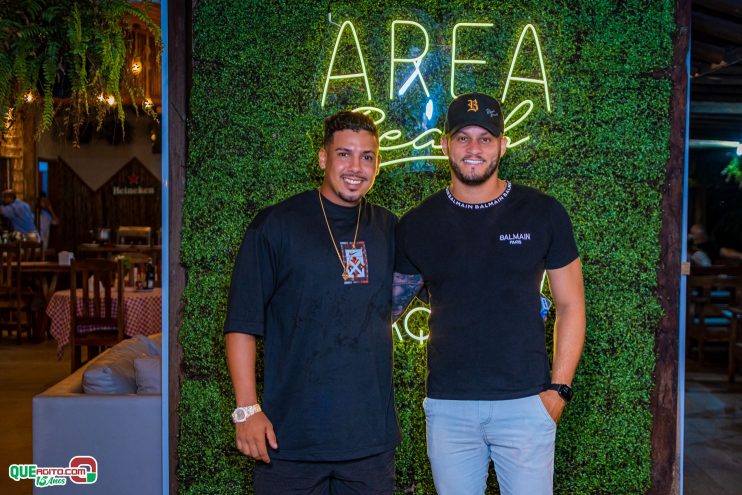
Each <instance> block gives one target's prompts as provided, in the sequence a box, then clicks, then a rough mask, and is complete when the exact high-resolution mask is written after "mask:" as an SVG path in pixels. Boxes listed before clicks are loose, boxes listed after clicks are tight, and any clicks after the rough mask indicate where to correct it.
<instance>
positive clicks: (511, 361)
mask: <svg viewBox="0 0 742 495" xmlns="http://www.w3.org/2000/svg"><path fill="white" fill-rule="evenodd" d="M396 239H397V240H396V244H397V245H396V251H397V254H396V265H395V271H397V272H400V273H405V274H421V275H422V277H423V279H424V281H425V287H426V288H427V291H428V296H429V298H430V307H431V314H430V319H429V322H428V324H429V326H430V339H429V341H428V381H427V393H428V396H429V397H432V398H436V399H457V400H500V399H516V398H520V397H526V396H529V395H533V394H536V393H538V392H541V391H542V390H544V388H545V386H546V385H547V384H548V383H549V382H550V377H551V373H550V369H549V360H548V356H547V353H546V345H545V332H544V325H543V321H542V319H541V315H540V288H541V281H542V278H543V274H544V270H545V269H555V268H561V267H563V266H565V265H567V264H569V263H570V262H572V261H574V260H575V259H576V258H577V256H578V253H577V247H576V245H575V242H574V237H573V234H572V225H571V223H570V220H569V217H568V215H567V213H566V211H565V210H564V208H563V207H562V206H561V205H560V204H559V203H558V202H557V201H556V200H555V199H553V198H551V197H550V196H547V195H545V194H543V193H541V192H539V191H537V190H535V189H531V188H528V187H524V186H517V185H512V184H510V183H509V182H508V183H507V186H506V189H505V192H503V194H502V195H500V196H499V197H498V198H496V199H494V200H493V201H491V202H489V203H485V204H481V205H472V204H465V203H461V202H459V201H458V200H456V198H454V197H453V195H451V194H450V192H449V191H448V189H446V190H444V191H440V192H438V193H436V194H434V195H432V196H431V197H430V198H428V199H427V200H426V201H424V202H423V203H422V204H420V205H419V206H418V207H416V208H414V209H413V210H411V211H410V212H408V213H407V214H406V215H405V216H404V217H402V219H401V220H400V221H399V224H398V225H397V236H396Z"/></svg>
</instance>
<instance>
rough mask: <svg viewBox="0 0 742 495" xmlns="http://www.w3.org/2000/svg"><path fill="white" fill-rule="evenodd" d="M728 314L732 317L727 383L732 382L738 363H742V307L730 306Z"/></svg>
mask: <svg viewBox="0 0 742 495" xmlns="http://www.w3.org/2000/svg"><path fill="white" fill-rule="evenodd" d="M727 311H728V314H729V316H730V318H731V319H732V325H731V329H730V331H729V368H728V378H729V383H734V375H736V374H737V369H738V365H739V364H742V307H731V308H729V309H728V310H727Z"/></svg>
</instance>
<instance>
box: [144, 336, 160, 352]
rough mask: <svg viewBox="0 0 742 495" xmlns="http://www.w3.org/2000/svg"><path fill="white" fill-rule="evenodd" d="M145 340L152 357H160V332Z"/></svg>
mask: <svg viewBox="0 0 742 495" xmlns="http://www.w3.org/2000/svg"><path fill="white" fill-rule="evenodd" d="M146 339H147V340H148V341H149V343H150V345H151V346H152V350H153V353H152V355H153V356H161V355H162V332H159V333H155V334H153V335H150V336H149V337H146Z"/></svg>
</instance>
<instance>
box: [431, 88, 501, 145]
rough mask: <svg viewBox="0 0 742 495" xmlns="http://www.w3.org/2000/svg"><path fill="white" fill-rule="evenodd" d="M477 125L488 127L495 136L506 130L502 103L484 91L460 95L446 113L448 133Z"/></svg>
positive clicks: (446, 129)
mask: <svg viewBox="0 0 742 495" xmlns="http://www.w3.org/2000/svg"><path fill="white" fill-rule="evenodd" d="M468 125H476V126H479V127H482V128H483V129H487V130H488V131H489V132H490V134H492V135H493V136H498V137H499V136H502V133H503V132H505V119H504V117H503V116H502V109H501V108H500V103H499V102H498V101H497V100H496V99H494V98H492V97H491V96H489V95H486V94H484V93H467V94H463V95H459V96H457V97H456V99H455V100H453V101H452V102H451V104H450V105H449V106H448V113H447V114H446V125H445V132H446V135H448V136H450V135H451V134H454V133H455V132H457V131H458V130H459V129H461V128H462V127H466V126H468Z"/></svg>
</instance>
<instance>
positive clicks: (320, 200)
mask: <svg viewBox="0 0 742 495" xmlns="http://www.w3.org/2000/svg"><path fill="white" fill-rule="evenodd" d="M317 194H318V195H319V207H320V208H322V216H323V217H325V225H327V232H329V233H330V240H332V247H334V248H335V254H337V255H338V261H340V266H342V267H343V273H342V274H341V276H342V277H343V280H348V279H349V278H350V275H349V274H348V265H347V264H346V263H343V257H342V256H340V250H339V249H338V244H337V242H335V236H333V235H332V229H331V228H330V221H329V220H328V219H327V213H325V205H324V204H323V203H322V192H321V191H320V190H319V189H317ZM362 207H363V198H361V201H360V202H359V203H358V218H356V233H355V234H354V235H353V249H355V248H356V239H358V226H359V225H360V224H361V208H362Z"/></svg>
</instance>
